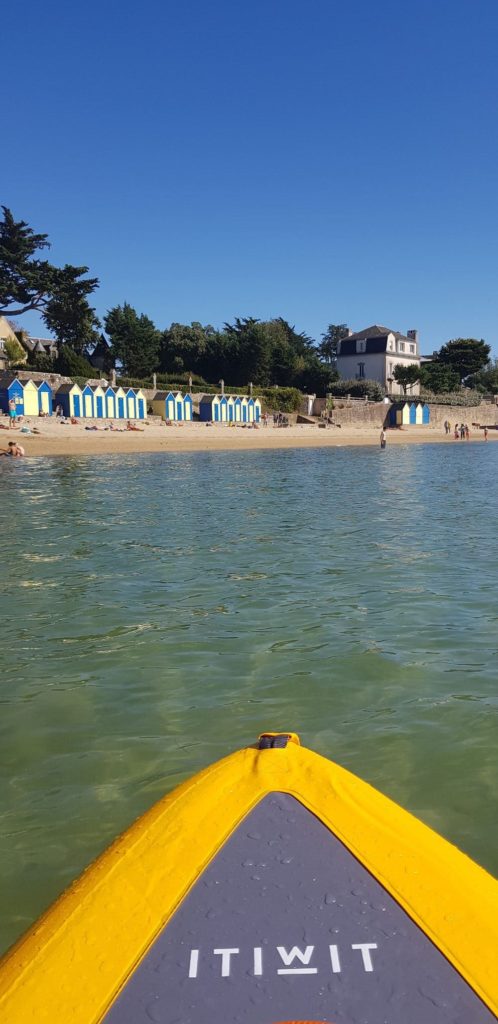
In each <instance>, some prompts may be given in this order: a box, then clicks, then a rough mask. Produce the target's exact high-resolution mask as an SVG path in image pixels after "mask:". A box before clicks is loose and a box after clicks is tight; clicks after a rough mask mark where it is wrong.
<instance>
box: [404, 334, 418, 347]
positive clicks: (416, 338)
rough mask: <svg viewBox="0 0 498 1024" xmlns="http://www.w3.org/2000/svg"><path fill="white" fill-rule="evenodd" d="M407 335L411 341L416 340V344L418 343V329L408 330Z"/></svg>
mask: <svg viewBox="0 0 498 1024" xmlns="http://www.w3.org/2000/svg"><path fill="white" fill-rule="evenodd" d="M406 337H407V338H409V339H410V341H414V342H415V344H416V345H418V331H407V332H406Z"/></svg>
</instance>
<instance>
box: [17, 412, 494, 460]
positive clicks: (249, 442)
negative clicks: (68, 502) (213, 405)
mask: <svg viewBox="0 0 498 1024" xmlns="http://www.w3.org/2000/svg"><path fill="white" fill-rule="evenodd" d="M29 425H30V426H31V427H33V426H35V421H31V423H30V424H29ZM36 427H37V429H39V430H40V434H39V435H32V434H22V433H21V430H20V428H19V429H15V430H2V431H0V448H6V447H7V443H8V441H12V440H15V441H18V442H19V443H20V444H22V445H23V447H24V449H25V452H26V456H27V457H30V458H49V457H52V456H62V457H64V456H66V457H71V456H80V455H87V456H92V457H95V456H98V455H137V454H139V455H142V454H149V453H153V452H164V453H169V452H171V453H174V452H175V453H176V452H177V453H181V452H210V451H236V452H243V451H255V450H261V451H265V450H272V451H273V450H276V449H279V448H280V449H292V448H346V447H356V446H358V447H377V448H380V431H379V430H378V428H377V427H369V428H365V427H350V426H347V427H342V428H339V427H332V426H331V427H328V428H326V429H320V428H319V427H318V426H317V425H316V424H293V425H291V426H289V427H284V428H282V427H277V428H276V427H273V426H268V427H264V426H260V427H259V428H258V429H250V428H245V429H244V428H240V427H229V426H228V425H227V424H224V423H223V424H221V423H220V424H213V425H212V426H210V427H206V424H205V423H197V422H194V423H186V424H184V425H183V426H179V425H176V424H175V425H172V426H166V425H165V424H155V423H154V424H144V426H143V432H139V431H138V430H137V431H136V432H135V431H127V430H118V429H116V430H105V429H102V428H99V429H98V430H86V429H85V426H84V425H82V424H81V423H78V424H74V425H73V424H67V425H61V424H60V422H58V421H56V420H55V419H54V420H51V421H49V420H45V419H41V420H37V421H36ZM386 435H387V448H389V447H390V445H402V444H405V445H406V444H410V445H411V444H453V445H463V444H468V443H476V442H481V443H483V444H486V443H487V442H486V441H485V440H484V437H483V434H482V431H479V432H477V431H475V430H473V431H471V436H470V441H460V440H459V441H455V440H454V438H453V435H445V434H444V433H442V432H440V429H439V428H431V427H404V428H401V429H400V428H391V429H389V430H386ZM488 440H489V441H497V440H498V431H494V430H491V431H490V432H489V435H488Z"/></svg>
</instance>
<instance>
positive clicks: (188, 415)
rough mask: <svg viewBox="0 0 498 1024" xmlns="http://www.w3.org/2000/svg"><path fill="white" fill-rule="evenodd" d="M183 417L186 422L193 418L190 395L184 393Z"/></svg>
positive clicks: (192, 405) (192, 404)
mask: <svg viewBox="0 0 498 1024" xmlns="http://www.w3.org/2000/svg"><path fill="white" fill-rule="evenodd" d="M183 418H184V420H186V421H187V423H190V422H191V420H193V418H194V403H193V401H192V398H191V396H190V395H185V397H184V399H183Z"/></svg>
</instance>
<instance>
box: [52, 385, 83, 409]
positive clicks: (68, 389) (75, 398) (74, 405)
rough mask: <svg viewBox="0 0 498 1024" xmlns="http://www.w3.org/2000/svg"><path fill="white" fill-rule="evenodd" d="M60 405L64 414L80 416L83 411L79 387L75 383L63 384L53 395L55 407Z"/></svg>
mask: <svg viewBox="0 0 498 1024" xmlns="http://www.w3.org/2000/svg"><path fill="white" fill-rule="evenodd" d="M58 405H60V407H61V409H62V411H63V413H64V416H68V417H69V416H77V417H80V416H81V414H82V411H83V398H82V394H81V388H80V387H78V385H77V384H63V385H62V387H60V388H59V390H58V391H57V394H56V396H55V408H56V409H57V406H58Z"/></svg>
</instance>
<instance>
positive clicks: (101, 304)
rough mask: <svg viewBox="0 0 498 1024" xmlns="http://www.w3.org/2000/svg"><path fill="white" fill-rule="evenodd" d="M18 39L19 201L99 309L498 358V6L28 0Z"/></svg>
mask: <svg viewBox="0 0 498 1024" xmlns="http://www.w3.org/2000/svg"><path fill="white" fill-rule="evenodd" d="M2 37H3V46H2V60H1V70H0V75H1V79H2V92H1V95H2V99H1V101H0V102H1V105H2V107H3V115H2V128H3V131H2V152H1V161H0V183H1V188H0V201H1V202H2V203H3V204H4V205H7V206H9V207H11V209H12V210H13V212H14V214H15V216H16V217H17V218H23V219H25V220H28V221H29V222H30V224H31V225H32V226H33V227H34V228H35V229H36V230H39V231H46V232H48V234H49V236H50V239H51V241H52V250H51V254H50V257H49V258H51V259H52V260H53V261H54V262H56V263H61V264H62V263H64V262H71V263H77V264H88V265H89V267H90V269H91V271H92V273H93V274H96V275H97V276H98V277H99V278H100V281H101V287H100V289H99V292H98V293H97V296H96V306H97V312H98V313H99V315H103V314H104V313H105V311H106V310H107V309H109V308H110V307H111V306H113V305H115V304H116V303H122V302H123V301H127V302H130V303H131V304H132V305H134V306H135V307H136V308H137V309H138V311H139V312H145V313H148V314H149V316H151V317H152V318H153V319H154V320H155V322H156V323H157V325H158V326H159V327H162V328H163V327H165V326H167V325H168V324H169V323H171V321H173V320H176V321H181V322H189V321H190V320H201V321H202V322H203V323H212V324H213V325H214V326H221V324H222V322H223V321H224V320H225V319H227V320H231V319H232V318H233V317H235V316H249V315H253V316H257V317H260V318H267V317H270V316H279V315H281V316H284V317H285V318H287V319H288V320H290V321H291V322H292V323H295V324H296V326H297V328H298V329H299V330H305V331H307V332H308V333H309V334H311V335H312V336H313V337H315V338H317V339H319V336H320V334H321V332H322V331H323V330H325V328H326V325H327V324H328V323H330V322H334V323H339V322H343V321H344V322H347V323H348V324H350V325H351V326H352V327H353V328H354V329H360V328H362V327H365V326H368V325H369V324H371V323H374V322H377V323H383V324H387V325H388V326H390V327H393V328H395V329H398V330H406V329H407V328H413V327H417V328H418V329H419V330H420V336H421V347H422V350H423V351H424V352H425V351H428V352H430V351H432V350H433V349H434V348H438V347H439V346H440V345H441V344H443V343H444V342H445V341H447V340H448V339H449V338H451V337H456V336H459V335H460V336H473V337H478V338H479V337H484V338H485V339H486V340H487V341H489V342H490V343H491V344H492V346H493V349H494V351H495V353H498V316H497V313H498V289H497V248H498V241H497V240H498V230H497V228H498V224H497V219H498V218H497V213H498V191H497V182H498V133H497V112H498V60H497V57H498V53H497V51H498V42H497V40H498V4H497V3H496V0H430V2H429V0H417V3H413V4H406V3H403V2H402V0H396V2H394V0H378V2H377V3H373V2H372V0H349V2H348V3H345V2H341V3H338V2H336V0H307V2H304V0H299V2H297V0H264V2H263V0H251V2H250V3H249V2H248V3H244V4H241V3H237V2H236V0H230V2H228V0H212V2H211V3H207V2H206V0H203V2H201V0H184V2H183V3H182V4H180V3H178V2H175V3H172V2H170V0H166V2H164V0H161V2H157V0H142V2H141V3H134V4H131V3H129V2H128V0H119V2H116V0H99V2H98V3H97V2H96V0H87V2H85V3H80V4H73V3H67V0H64V2H62V0H45V2H44V3H39V2H38V0H37V2H36V3H35V2H34V0H27V2H26V3H24V4H9V5H8V8H7V9H6V10H4V11H3V13H2ZM24 322H25V323H26V326H27V327H28V328H29V329H31V330H32V332H33V333H35V332H36V330H38V329H39V323H38V322H37V320H36V318H31V319H29V318H27V317H26V318H24ZM44 333H46V331H45V330H44Z"/></svg>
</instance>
